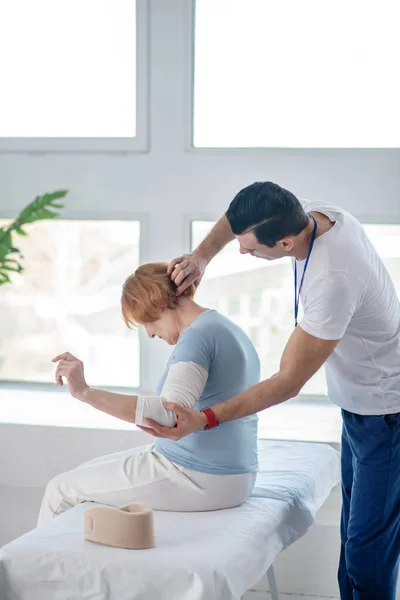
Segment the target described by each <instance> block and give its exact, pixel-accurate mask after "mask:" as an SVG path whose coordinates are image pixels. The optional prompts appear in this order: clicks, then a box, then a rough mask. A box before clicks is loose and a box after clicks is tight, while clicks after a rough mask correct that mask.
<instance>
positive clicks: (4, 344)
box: [0, 220, 140, 388]
mask: <svg viewBox="0 0 400 600" xmlns="http://www.w3.org/2000/svg"><path fill="white" fill-rule="evenodd" d="M3 224H4V221H3V222H0V226H1V225H3ZM25 229H26V231H27V232H29V236H28V237H26V238H23V237H18V239H16V238H14V243H16V245H17V247H18V248H20V249H21V252H22V254H23V255H24V257H25V258H24V267H25V272H24V273H23V275H22V276H20V275H16V276H15V277H14V281H13V283H12V284H9V285H5V286H2V288H1V293H0V330H1V339H0V380H1V381H3V382H4V381H18V382H25V383H27V382H44V383H54V365H53V364H52V363H51V359H52V358H53V357H54V356H56V355H57V354H60V353H61V352H64V351H70V352H71V353H72V354H74V355H76V356H78V357H79V358H80V359H81V360H83V362H84V364H85V373H86V375H87V380H88V382H90V384H91V385H94V386H112V387H115V386H122V387H123V386H126V387H130V388H133V387H138V386H139V383H140V380H139V337H138V333H137V332H136V331H131V330H129V329H128V328H127V327H126V326H125V324H124V322H123V320H122V317H121V310H120V297H121V288H122V284H123V282H124V280H125V278H126V277H128V275H130V274H131V273H132V272H133V271H134V270H135V268H136V267H137V266H138V264H139V239H140V225H139V222H137V221H130V222H129V221H67V220H64V221H63V220H56V221H52V222H49V221H47V222H46V221H44V222H40V223H35V224H33V225H31V226H29V227H28V226H27V227H25Z"/></svg>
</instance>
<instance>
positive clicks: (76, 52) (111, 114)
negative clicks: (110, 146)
mask: <svg viewBox="0 0 400 600" xmlns="http://www.w3.org/2000/svg"><path fill="white" fill-rule="evenodd" d="M0 74H1V82H2V86H1V87H2V93H1V96H0V136H1V137H44V138H45V137H133V136H135V133H136V2H135V0H83V1H82V0H57V1H56V0H34V1H32V0H3V1H2V2H1V3H0Z"/></svg>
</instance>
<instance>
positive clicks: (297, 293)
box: [294, 214, 318, 327]
mask: <svg viewBox="0 0 400 600" xmlns="http://www.w3.org/2000/svg"><path fill="white" fill-rule="evenodd" d="M309 217H311V219H312V220H313V221H314V229H313V231H312V234H311V240H310V245H309V246H308V252H307V258H306V262H305V263H304V269H303V275H302V276H301V280H300V285H299V291H297V259H296V258H295V259H294V326H295V327H297V325H298V323H297V315H298V314H299V301H300V292H301V288H302V287H303V281H304V275H305V274H306V270H307V266H308V261H309V260H310V256H311V252H312V249H313V246H314V242H315V236H316V235H317V227H318V226H317V221H316V220H315V219H314V217H313V215H311V214H309Z"/></svg>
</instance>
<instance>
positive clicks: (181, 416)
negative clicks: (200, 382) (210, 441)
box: [137, 402, 207, 441]
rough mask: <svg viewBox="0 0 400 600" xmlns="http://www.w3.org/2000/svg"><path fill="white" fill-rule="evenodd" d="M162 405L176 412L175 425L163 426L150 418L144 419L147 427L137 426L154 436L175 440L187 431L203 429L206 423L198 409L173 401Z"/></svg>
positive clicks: (203, 415)
mask: <svg viewBox="0 0 400 600" xmlns="http://www.w3.org/2000/svg"><path fill="white" fill-rule="evenodd" d="M164 406H165V408H166V409H167V410H172V412H174V413H175V414H176V418H177V423H176V426H175V427H163V426H162V425H159V424H158V423H156V422H155V421H152V420H151V419H145V420H146V421H147V423H148V424H149V427H141V426H140V425H138V426H137V427H139V429H142V431H145V432H146V433H150V435H153V436H154V437H158V438H168V439H170V440H174V441H177V440H180V439H181V438H183V437H185V436H186V435H189V433H193V432H194V431H198V430H199V429H204V427H205V426H206V425H207V417H206V416H205V414H204V413H202V412H199V411H198V410H193V409H192V408H185V407H183V406H180V405H179V404H175V403H174V402H164Z"/></svg>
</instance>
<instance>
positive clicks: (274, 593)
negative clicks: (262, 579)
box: [267, 565, 279, 600]
mask: <svg viewBox="0 0 400 600" xmlns="http://www.w3.org/2000/svg"><path fill="white" fill-rule="evenodd" d="M267 579H268V584H269V590H270V593H271V600H279V595H278V587H277V585H276V579H275V571H274V565H271V566H270V568H269V569H268V571H267Z"/></svg>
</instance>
